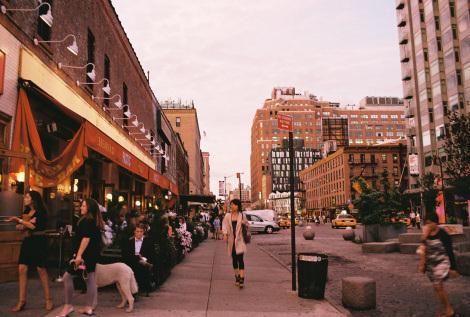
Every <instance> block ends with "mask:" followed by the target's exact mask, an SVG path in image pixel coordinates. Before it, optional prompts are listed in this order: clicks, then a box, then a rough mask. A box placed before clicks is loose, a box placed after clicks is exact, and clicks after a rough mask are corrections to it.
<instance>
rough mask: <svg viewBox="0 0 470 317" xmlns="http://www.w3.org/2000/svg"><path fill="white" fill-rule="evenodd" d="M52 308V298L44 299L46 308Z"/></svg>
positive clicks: (48, 309) (49, 309)
mask: <svg viewBox="0 0 470 317" xmlns="http://www.w3.org/2000/svg"><path fill="white" fill-rule="evenodd" d="M53 308H54V303H53V302H52V299H46V310H47V311H51V310H52V309H53Z"/></svg>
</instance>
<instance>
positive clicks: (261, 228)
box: [245, 212, 281, 233]
mask: <svg viewBox="0 0 470 317" xmlns="http://www.w3.org/2000/svg"><path fill="white" fill-rule="evenodd" d="M245 215H246V219H247V220H248V222H249V223H250V231H251V232H265V233H273V232H276V231H279V230H281V228H279V226H278V224H277V223H276V222H274V221H269V220H264V219H262V218H261V217H259V216H257V215H253V214H249V213H246V212H245Z"/></svg>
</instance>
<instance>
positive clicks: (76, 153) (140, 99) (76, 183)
mask: <svg viewBox="0 0 470 317" xmlns="http://www.w3.org/2000/svg"><path fill="white" fill-rule="evenodd" d="M49 3H50V4H49ZM0 5H2V6H4V9H5V10H6V14H3V13H2V14H0V105H1V106H0V137H1V138H0V169H1V170H0V172H1V179H2V182H1V184H0V215H2V216H4V215H11V212H12V210H21V209H22V206H21V204H22V200H21V196H22V194H23V192H24V190H25V189H28V188H30V187H31V188H33V189H35V190H38V191H40V192H41V193H42V195H43V197H44V199H45V201H46V204H47V206H48V210H49V212H48V220H49V227H50V228H56V225H57V223H65V224H67V223H73V221H74V217H73V212H77V211H78V208H79V201H80V199H82V198H86V197H93V198H95V199H96V200H97V201H98V202H99V203H100V204H102V205H107V202H108V200H115V199H116V200H119V201H121V202H125V203H127V204H128V205H129V207H130V208H134V209H138V210H141V211H144V210H147V209H148V208H154V207H155V206H157V208H158V207H163V208H171V207H172V206H174V205H175V202H176V199H177V198H178V196H179V188H180V187H179V186H178V175H180V174H181V171H180V170H178V169H179V168H180V165H181V164H179V163H176V162H177V161H184V155H183V158H181V152H182V151H181V148H179V147H180V145H178V139H177V135H176V133H174V131H173V130H172V127H171V125H170V123H169V121H168V120H167V119H166V118H165V117H164V114H162V112H161V108H160V106H159V104H158V101H157V99H156V97H155V96H154V94H153V92H152V90H151V89H150V85H149V82H148V80H147V78H146V76H145V73H144V71H143V69H142V67H141V65H140V62H139V60H138V58H137V56H136V54H135V52H134V50H133V48H132V45H131V43H130V42H129V39H128V38H127V36H126V33H125V31H124V29H123V27H122V25H121V23H120V21H119V18H118V16H117V14H116V12H115V10H114V8H113V6H112V3H111V1H105V0H103V1H43V2H42V4H41V5H40V7H39V9H34V8H35V7H36V5H37V1H36V2H34V1H6V0H0ZM49 6H50V10H49ZM28 8H29V9H32V10H30V11H14V9H28ZM50 15H52V16H53V20H52V19H50V18H49V17H50ZM45 41H56V42H45ZM2 83H3V85H2ZM17 113H21V115H19V116H16V114H17ZM177 153H179V154H178V155H180V159H179V160H177V159H176V155H177ZM182 165H184V162H183V163H182ZM183 173H184V171H183ZM169 191H171V192H172V195H171V199H170V200H168V199H166V198H165V196H166V194H167V193H168V192H169ZM166 197H168V196H166ZM18 202H19V203H18ZM13 207H14V208H13ZM3 229H5V228H3ZM7 229H8V228H7ZM12 230H14V228H12ZM0 234H1V232H0ZM10 236H13V235H10ZM0 241H2V242H5V241H6V240H4V239H2V237H0ZM15 241H16V240H15ZM6 242H8V241H6ZM15 243H16V242H15ZM2 249H3V248H2ZM0 258H1V259H2V261H3V259H5V257H3V255H1V256H0ZM15 261H16V259H15V260H13V261H12V262H11V263H14V262H15ZM2 263H3V262H2ZM2 263H0V265H2ZM2 267H3V266H2ZM9 270H10V269H9V268H6V269H5V270H4V271H2V272H7V271H8V272H10V271H9ZM13 271H16V270H13ZM13 271H12V272H13ZM8 272H7V273H5V274H6V275H8V274H9V273H8ZM12 274H14V273H12ZM6 275H2V276H0V280H4V277H5V276H6ZM7 278H8V277H7ZM10 278H11V276H10Z"/></svg>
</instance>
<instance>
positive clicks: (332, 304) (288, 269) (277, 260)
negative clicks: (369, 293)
mask: <svg viewBox="0 0 470 317" xmlns="http://www.w3.org/2000/svg"><path fill="white" fill-rule="evenodd" d="M255 245H256V247H257V248H258V249H259V250H261V251H262V252H264V253H265V254H267V255H268V256H269V257H270V258H272V259H273V260H274V261H276V262H277V263H278V264H279V265H281V266H282V267H283V268H285V269H286V270H287V271H289V272H292V270H291V268H290V267H289V266H287V265H285V264H284V263H283V262H282V261H281V260H279V258H277V257H276V256H275V255H274V254H272V253H271V252H269V251H267V250H265V249H264V248H263V247H261V246H259V245H258V244H257V243H256V244H255ZM325 300H326V301H327V302H328V303H329V304H330V305H331V306H333V307H334V308H335V309H336V310H337V311H339V312H340V313H342V314H344V315H345V316H347V317H352V314H351V312H350V311H349V310H347V309H346V308H344V307H343V306H341V305H337V304H335V303H334V302H333V301H332V300H330V299H328V297H326V296H325Z"/></svg>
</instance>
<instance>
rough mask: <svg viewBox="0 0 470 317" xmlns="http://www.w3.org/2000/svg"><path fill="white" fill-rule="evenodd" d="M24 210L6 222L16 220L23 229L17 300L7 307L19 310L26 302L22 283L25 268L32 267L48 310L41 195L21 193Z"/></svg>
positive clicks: (25, 283)
mask: <svg viewBox="0 0 470 317" xmlns="http://www.w3.org/2000/svg"><path fill="white" fill-rule="evenodd" d="M24 206H25V210H24V212H23V215H22V217H21V218H18V217H11V218H9V219H8V221H11V222H16V223H17V225H16V229H17V230H20V231H23V232H25V234H26V238H24V240H23V242H22V243H21V249H20V257H19V260H18V273H19V274H18V282H19V299H18V304H16V306H15V307H13V308H12V309H11V310H12V311H13V312H19V311H21V310H23V309H24V307H25V305H26V285H27V283H28V267H30V266H32V267H36V269H37V271H38V274H39V279H40V280H41V284H42V288H43V290H44V298H45V300H46V310H52V308H53V304H52V299H51V294H50V291H49V276H48V275H47V271H46V260H47V237H46V234H45V232H44V230H45V229H46V222H47V211H46V207H45V205H44V202H43V200H42V197H41V194H39V193H38V192H37V191H34V190H31V191H29V192H27V193H26V194H25V195H24Z"/></svg>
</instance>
